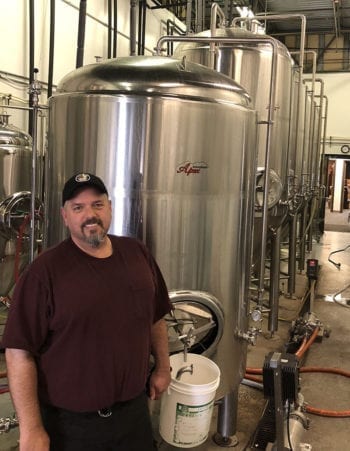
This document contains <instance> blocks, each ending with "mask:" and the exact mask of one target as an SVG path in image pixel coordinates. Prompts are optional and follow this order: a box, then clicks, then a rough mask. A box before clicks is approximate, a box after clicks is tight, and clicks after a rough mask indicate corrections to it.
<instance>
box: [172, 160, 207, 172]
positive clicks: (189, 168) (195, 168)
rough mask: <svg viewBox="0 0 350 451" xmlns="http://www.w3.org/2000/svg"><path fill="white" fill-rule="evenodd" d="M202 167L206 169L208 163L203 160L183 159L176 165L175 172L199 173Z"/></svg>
mask: <svg viewBox="0 0 350 451" xmlns="http://www.w3.org/2000/svg"><path fill="white" fill-rule="evenodd" d="M202 169H208V163H206V162H205V161H198V162H196V163H191V162H190V161H185V162H184V163H181V164H179V165H178V166H177V168H176V172H177V173H178V174H180V173H182V174H186V175H190V174H199V173H200V172H201V170H202Z"/></svg>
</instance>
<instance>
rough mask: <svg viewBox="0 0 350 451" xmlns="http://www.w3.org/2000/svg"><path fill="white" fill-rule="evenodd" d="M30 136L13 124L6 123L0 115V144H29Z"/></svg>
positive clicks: (30, 141)
mask: <svg viewBox="0 0 350 451" xmlns="http://www.w3.org/2000/svg"><path fill="white" fill-rule="evenodd" d="M31 145H32V138H31V136H30V135H28V134H27V133H26V132H24V131H22V130H20V129H19V128H17V127H15V126H14V125H10V124H7V123H6V121H2V120H1V116H0V146H24V147H25V146H31Z"/></svg>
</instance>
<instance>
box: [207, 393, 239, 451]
mask: <svg viewBox="0 0 350 451" xmlns="http://www.w3.org/2000/svg"><path fill="white" fill-rule="evenodd" d="M238 388H239V387H237V388H236V389H235V390H234V391H232V392H229V393H226V395H224V396H223V397H222V398H221V399H220V400H219V402H218V405H219V411H218V422H217V432H216V434H215V435H214V437H213V440H214V442H215V443H216V444H217V445H219V446H222V447H226V448H229V447H234V446H237V445H238V439H237V437H236V435H235V434H236V430H237V409H238Z"/></svg>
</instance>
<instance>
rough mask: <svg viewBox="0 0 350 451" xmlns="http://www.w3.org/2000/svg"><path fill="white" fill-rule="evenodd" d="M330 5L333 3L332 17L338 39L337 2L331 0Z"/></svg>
mask: <svg viewBox="0 0 350 451" xmlns="http://www.w3.org/2000/svg"><path fill="white" fill-rule="evenodd" d="M332 5H333V18H334V31H335V37H336V39H338V37H339V30H338V19H339V10H338V2H335V1H334V0H333V1H332ZM336 45H337V44H336Z"/></svg>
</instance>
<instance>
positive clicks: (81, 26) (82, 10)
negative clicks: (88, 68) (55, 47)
mask: <svg viewBox="0 0 350 451" xmlns="http://www.w3.org/2000/svg"><path fill="white" fill-rule="evenodd" d="M85 23H86V0H80V5H79V23H78V45H77V60H76V68H78V67H81V66H82V65H83V64H84V43H85Z"/></svg>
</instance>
